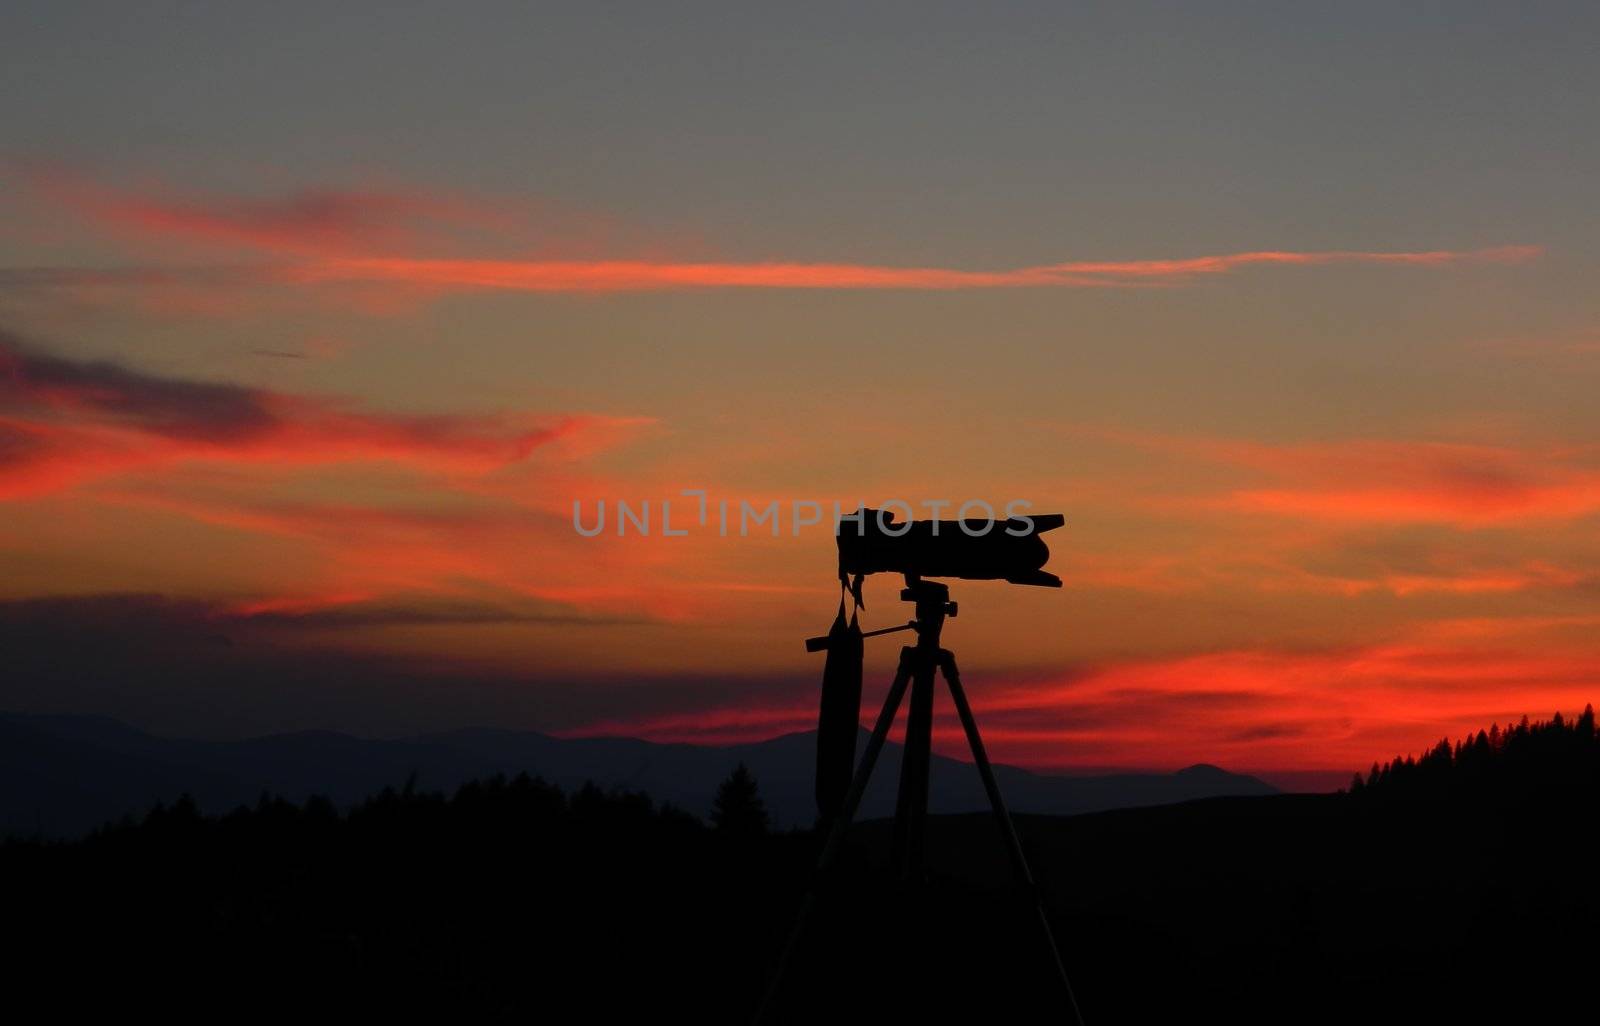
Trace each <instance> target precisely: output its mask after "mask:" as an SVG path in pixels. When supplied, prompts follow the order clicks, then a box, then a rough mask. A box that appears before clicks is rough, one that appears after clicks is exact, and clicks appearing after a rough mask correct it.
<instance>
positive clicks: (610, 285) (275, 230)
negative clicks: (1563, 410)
mask: <svg viewBox="0 0 1600 1026" xmlns="http://www.w3.org/2000/svg"><path fill="white" fill-rule="evenodd" d="M32 180H33V182H34V186H35V189H36V191H37V193H38V195H39V196H40V197H41V198H43V199H44V200H45V201H46V202H50V203H55V204H57V205H59V206H62V207H63V208H65V209H67V210H68V211H70V212H71V213H73V214H76V215H78V216H79V217H80V218H83V219H86V220H88V221H89V222H90V223H91V224H94V225H97V226H99V227H100V228H102V229H105V230H108V231H113V232H116V233H120V234H132V235H134V236H137V237H139V238H141V239H145V240H148V241H151V242H156V243H180V244H181V243H196V242H198V243H203V244H208V245H214V246H222V247H227V248H231V249H235V250H244V251H250V252H253V253H257V254H265V255H267V256H268V257H269V258H270V259H269V260H268V261H266V262H262V263H258V264H252V265H246V266H243V267H239V266H234V267H228V268H224V269H221V270H219V269H218V268H217V267H215V266H211V265H207V266H204V267H196V268H185V267H183V266H179V265H173V266H167V267H150V268H144V267H124V268H115V267H110V268H98V269H83V270H75V269H72V268H61V267H56V268H49V267H39V268H11V269H7V270H0V282H5V283H9V284H11V285H13V286H32V287H46V286H57V287H73V286H83V287H90V286H93V287H106V286H115V285H119V284H120V285H123V286H126V287H162V286H165V287H171V286H172V285H173V284H174V283H198V284H210V285H213V286H216V287H230V286H234V287H236V286H238V285H241V284H263V285H285V284H288V285H300V286H323V287H331V286H345V287H354V286H369V287H370V286H383V287H387V288H389V289H392V290H393V289H401V290H411V291H416V292H421V293H425V294H427V295H437V294H441V293H451V292H464V291H511V292H540V293H587V294H598V293H619V292H646V291H661V290H687V289H850V290H908V291H946V290H964V289H1016V288H1087V289H1106V288H1129V287H1134V286H1175V285H1183V284H1188V283H1192V282H1194V281H1197V280H1199V279H1202V278H1211V277H1219V276H1224V275H1230V274H1235V273H1239V272H1242V271H1245V270H1248V269H1251V268H1267V267H1292V268H1306V267H1325V266H1333V265H1369V266H1378V267H1414V268H1444V267H1451V266H1460V265H1471V264H1501V265H1505V264H1520V263H1526V262H1528V261H1531V260H1534V259H1537V258H1538V257H1539V256H1540V255H1541V253H1542V249H1541V248H1540V247H1538V246H1531V245H1507V246H1494V247H1489V248H1478V249H1459V250H1454V249H1433V250H1399V251H1385V250H1312V251H1296V250H1252V251H1246V252H1238V253H1221V254H1211V255H1204V256H1194V257H1176V258H1173V257H1161V258H1154V259H1128V260H1071V261H1064V262H1060V263H1049V264H1035V265H1028V266H1021V267H1009V268H1000V269H980V268H958V267H940V266H916V267H901V266H891V265H879V264H859V263H830V262H799V261H792V260H782V259H776V260H756V261H727V260H701V259H683V258H681V257H678V256H672V257H652V258H619V259H596V258H595V257H594V256H593V255H592V252H590V251H592V240H584V241H583V243H582V244H581V245H579V246H571V245H569V246H567V247H566V249H567V251H566V252H561V251H560V250H561V248H562V245H561V240H559V239H557V240H552V239H549V238H544V237H539V236H538V235H537V234H536V235H535V236H534V237H520V236H519V235H518V231H519V229H522V230H527V228H528V226H527V225H526V224H525V223H520V219H519V218H517V217H515V216H511V215H509V214H507V212H506V210H505V209H502V207H503V206H504V205H500V206H496V205H494V204H488V203H476V202H468V201H465V200H462V199H460V198H457V197H448V196H441V197H434V196H427V195H422V194H416V193H405V192H395V191H382V190H378V191H370V190H342V189H310V190H304V191H300V192H295V193H291V194H289V195H287V196H283V197H277V198H259V197H245V198H241V197H225V196H215V195H193V196H190V195H184V194H181V193H179V192H177V191H175V190H172V189H170V188H165V187H154V188H147V189H144V190H119V189H112V188H108V187H106V186H103V185H100V184H97V183H95V182H93V181H91V180H88V179H85V178H83V177H81V176H76V175H73V174H71V173H68V172H63V171H60V170H59V169H55V170H52V171H50V172H49V173H47V174H38V173H36V174H34V175H33V177H32ZM507 209H509V208H507ZM463 233H467V234H476V235H477V236H478V238H476V239H475V240H471V241H470V242H469V240H467V239H465V238H464V237H463ZM569 237H570V235H569ZM464 243H467V245H466V246H465V247H464ZM485 244H487V245H489V246H490V247H491V249H493V250H501V251H504V250H508V249H509V250H512V251H515V252H518V253H520V254H523V256H518V257H498V256H496V257H489V256H487V255H486V254H485V252H484V248H483V247H484V245H485ZM464 248H465V249H466V250H467V251H468V253H467V255H463V250H464ZM575 249H583V250H585V251H586V252H584V253H582V254H579V253H577V252H575V251H574V250H575ZM530 251H534V252H541V253H542V254H546V255H542V256H541V257H540V258H538V259H527V258H526V257H525V254H527V253H528V252H530ZM445 254H448V255H445Z"/></svg>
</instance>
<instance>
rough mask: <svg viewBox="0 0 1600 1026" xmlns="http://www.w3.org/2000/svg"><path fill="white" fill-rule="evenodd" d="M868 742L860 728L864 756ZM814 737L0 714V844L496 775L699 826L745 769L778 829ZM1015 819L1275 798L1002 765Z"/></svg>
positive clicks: (960, 804)
mask: <svg viewBox="0 0 1600 1026" xmlns="http://www.w3.org/2000/svg"><path fill="white" fill-rule="evenodd" d="M865 739H866V732H865V731H862V745H864V744H865ZM815 753H816V735H815V734H814V733H811V732H805V733H797V734H787V735H784V736H782V737H777V738H772V739H771V740H768V741H760V742H754V743H750V744H740V745H724V746H716V747H711V746H702V745H690V744H662V743H657V742H652V741H642V740H638V739H634V738H609V737H601V738H558V737H552V736H550V735H547V734H540V733H537V732H534V731H515V730H499V729H491V728H471V729H464V730H452V731H446V732H440V733H433V734H425V735H420V736H417V737H411V738H402V739H397V740H372V739H365V738H358V737H354V736H351V735H348V734H341V733H337V732H334V731H305V732H299V733H291V734H275V735H269V736H265V737H257V738H250V739H247V740H243V741H200V740H192V739H184V738H165V737H158V736H156V735H152V734H147V733H145V732H143V731H140V730H137V729H135V728H133V727H129V726H127V725H126V724H123V723H120V722H118V721H116V720H112V719H108V718H105V717H94V716H39V715H23V714H0V835H3V834H19V835H24V836H32V835H35V834H41V835H44V836H47V837H71V836H76V835H79V834H82V833H85V832H87V831H89V830H92V829H93V828H94V827H96V826H98V825H100V824H102V823H105V822H108V821H110V820H113V819H117V818H120V817H122V816H124V815H129V814H134V815H138V814H142V813H143V812H145V811H146V810H148V809H149V808H150V807H151V806H152V805H154V804H155V803H156V802H158V801H165V802H171V801H172V800H173V799H175V798H177V797H178V796H179V795H182V794H185V793H187V794H189V795H192V796H193V797H194V799H195V800H196V802H197V803H198V804H199V805H200V807H201V808H202V809H203V810H205V811H206V812H210V813H218V812H225V811H227V810H229V809H231V808H233V807H235V806H238V805H240V804H246V803H252V802H254V801H255V800H256V799H257V798H258V797H259V796H260V795H261V793H262V792H263V791H266V792H271V793H273V794H280V795H283V796H284V797H286V798H289V799H292V800H296V801H299V800H303V799H304V798H305V797H307V796H309V795H313V794H320V795H326V796H327V797H329V798H331V799H332V800H333V801H334V802H335V803H336V804H339V805H341V806H343V805H346V804H349V803H352V802H355V801H358V800H360V799H362V798H364V797H366V796H368V795H371V794H374V793H376V792H378V791H380V790H382V789H383V788H385V787H401V786H403V785H404V784H405V783H406V781H407V780H414V781H415V782H416V786H417V787H419V788H421V789H425V790H445V791H449V790H453V789H455V788H456V787H458V786H459V785H461V784H462V783H465V782H466V781H468V780H471V779H474V778H480V777H487V776H492V775H494V774H496V773H505V774H507V775H515V774H517V773H528V774H529V775H531V776H541V777H543V778H544V779H545V780H548V781H550V782H551V783H554V784H557V785H559V786H561V787H562V788H564V789H575V788H578V787H581V786H582V785H583V784H584V783H586V782H589V781H593V782H594V783H596V784H598V785H600V786H601V787H606V788H613V787H620V788H627V789H630V790H638V791H644V792H646V793H647V794H649V795H650V796H651V797H652V798H654V799H655V800H656V801H658V802H670V803H672V804H674V805H676V806H679V807H680V808H683V809H686V810H688V811H690V812H693V813H695V814H696V815H700V816H704V815H705V814H706V813H707V811H708V810H709V808H710V805H711V800H712V797H713V796H714V795H715V793H716V789H717V785H718V784H719V783H720V782H721V781H722V779H723V778H724V777H726V776H727V775H728V773H729V772H730V771H731V770H732V769H733V767H734V766H735V765H737V764H738V763H740V762H743V763H744V764H745V765H746V766H748V767H749V768H750V771H751V772H752V773H753V774H754V775H755V777H756V779H757V781H758V783H759V786H760V788H761V794H762V797H763V799H764V800H765V802H766V804H767V808H768V810H769V812H770V813H771V815H772V819H773V823H774V825H775V826H777V827H780V828H788V827H798V826H808V825H810V823H811V821H812V819H813V817H814V815H815V806H814V803H813V799H812V767H813V760H814V758H815ZM900 757H901V748H900V746H899V745H898V744H895V743H892V742H891V743H890V744H888V745H886V746H885V748H884V751H883V754H882V756H881V757H880V759H879V761H878V767H877V769H876V770H875V771H874V773H873V778H872V783H871V785H870V786H869V788H868V789H867V795H866V798H865V800H864V802H863V804H862V811H861V816H862V818H875V817H881V816H888V815H891V814H893V811H894V799H895V787H896V781H897V780H898V778H899V770H900ZM995 773H996V775H997V776H998V777H999V780H1000V786H1001V788H1002V790H1003V791H1004V792H1005V795H1006V800H1007V802H1008V803H1009V804H1010V806H1011V808H1012V810H1013V811H1015V812H1022V813H1039V814H1052V815H1070V814H1074V813H1082V812H1095V811H1101V810H1104V809H1115V808H1128V807H1133V806H1142V805H1164V804H1170V803H1173V802H1181V801H1188V800H1191V799H1195V798H1209V797H1216V796H1221V795H1265V794H1274V793H1276V792H1277V789H1276V788H1274V787H1272V786H1271V785H1269V784H1267V783H1265V782H1264V781H1261V780H1258V779H1256V778H1255V777H1250V776H1245V775H1242V774H1235V773H1229V772H1227V771H1225V770H1222V769H1219V768H1218V767H1216V766H1211V765H1207V764H1199V765H1195V766H1190V767H1188V768H1187V769H1183V770H1179V771H1177V772H1176V773H1115V774H1104V775H1098V776H1056V775H1050V774H1041V773H1034V772H1031V771H1029V770H1025V769H1020V768H1018V767H1014V766H1004V765H997V766H996V767H995ZM931 777H932V781H931V785H932V793H931V795H930V802H929V807H930V809H931V811H933V812H937V813H947V812H970V811H974V810H979V809H985V808H987V807H988V806H987V800H986V798H985V796H984V793H983V787H982V784H981V783H980V781H979V779H978V774H977V771H976V769H974V768H973V767H972V766H971V765H970V764H968V763H964V762H960V761H958V760H955V759H950V758H945V757H943V756H938V755H936V756H934V759H933V768H932V773H931Z"/></svg>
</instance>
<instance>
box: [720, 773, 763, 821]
mask: <svg viewBox="0 0 1600 1026" xmlns="http://www.w3.org/2000/svg"><path fill="white" fill-rule="evenodd" d="M711 822H712V823H713V824H714V825H715V826H716V828H717V829H718V830H722V831H725V832H727V833H730V834H747V835H748V834H764V833H766V832H767V806H766V804H765V803H764V802H762V800H761V792H760V791H759V790H758V789H757V788H756V778H755V777H753V776H751V775H750V770H749V769H748V768H747V767H746V766H745V764H744V763H742V762H741V763H740V764H739V765H738V766H735V767H734V770H733V772H732V773H730V774H728V779H726V780H724V781H723V782H722V785H721V786H720V787H718V788H717V798H716V801H715V802H713V803H712V805H711Z"/></svg>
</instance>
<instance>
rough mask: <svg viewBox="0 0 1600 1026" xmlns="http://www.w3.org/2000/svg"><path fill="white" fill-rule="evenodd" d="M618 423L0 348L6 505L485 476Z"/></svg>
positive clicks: (0, 486) (5, 344)
mask: <svg viewBox="0 0 1600 1026" xmlns="http://www.w3.org/2000/svg"><path fill="white" fill-rule="evenodd" d="M5 411H9V412H5ZM618 423H619V422H617V421H615V420H614V419H608V418H594V417H583V416H563V417H553V418H552V417H534V416H528V415H502V416H429V417H419V416H401V415H392V414H390V415H384V414H371V413H361V412H357V411H352V410H349V409H346V408H344V407H343V406H342V405H341V404H338V403H336V402H333V401H330V400H327V399H317V398H311V397H306V396H296V395H287V394H283V393H277V392H268V391H262V390H257V389H251V388H244V387H241V386H237V385H226V384H212V383H206V382H196V381H189V380H184V379H178V378H164V377H156V376H153V375H147V374H142V373H139V372H137V371H132V370H129V369H127V368H124V367H121V366H119V365H117V364H110V363H84V362H78V361H73V360H66V359H62V358H59V357H54V356H48V355H44V354H39V353H35V352H33V351H31V350H28V349H25V348H23V347H21V346H19V345H17V344H16V343H15V342H14V341H11V340H8V339H5V338H3V337H0V465H3V466H4V468H5V475H4V477H3V478H0V499H5V498H16V497H19V496H23V495H34V494H39V493H41V492H48V491H52V490H56V489H59V488H63V487H67V486H70V485H72V484H74V483H77V482H79V481H82V480H85V479H89V478H94V477H99V476H103V475H106V474H112V473H117V472H121V471H125V470H129V469H133V468H139V467H149V466H153V465H164V464H171V463H176V462H180V461H185V460H213V461H224V462H229V463H275V464H285V465H291V466H297V465H317V464H328V463H338V462H351V461H382V462H392V463H400V464H404V465H408V466H412V467H417V468H421V469H425V470H429V471H432V472H436V473H459V474H471V473H482V472H486V471H489V470H492V469H494V468H496V467H501V466H505V465H508V464H513V463H516V462H518V461H520V460H523V459H525V458H527V457H528V456H529V455H530V454H531V453H533V452H534V450H536V449H538V448H540V447H541V446H545V445H548V444H550V443H552V442H555V441H557V440H559V439H564V438H567V437H570V436H572V435H574V434H575V433H578V432H581V431H583V430H585V429H586V428H588V427H591V426H598V427H602V428H604V427H607V426H616V425H617V424H618Z"/></svg>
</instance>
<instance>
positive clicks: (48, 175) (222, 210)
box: [28, 168, 481, 254]
mask: <svg viewBox="0 0 1600 1026" xmlns="http://www.w3.org/2000/svg"><path fill="white" fill-rule="evenodd" d="M28 181H29V184H30V185H31V186H32V187H33V189H34V190H36V191H37V192H38V193H39V194H40V195H42V196H43V197H45V198H46V199H48V200H50V201H52V202H54V203H56V204H58V205H60V206H62V207H65V208H66V209H67V210H69V211H71V212H73V213H75V214H77V215H79V216H81V217H84V218H86V219H88V220H91V221H93V222H96V223H99V224H103V225H106V226H108V227H110V228H112V229H114V230H116V231H120V232H125V233H128V234H131V235H135V236H139V237H145V238H152V237H153V238H161V239H170V240H178V241H185V240H187V241H196V242H202V243H212V244H218V245H224V246H234V247H244V248H248V249H262V250H272V251H277V252H289V253H307V254H338V253H358V252H360V253H371V252H373V251H375V250H377V251H383V250H391V249H394V248H396V247H400V246H403V245H408V244H412V243H414V242H415V240H416V232H415V230H414V229H415V227H416V225H417V223H418V222H422V221H428V220H455V219H462V218H464V217H467V216H468V214H469V211H468V210H467V208H466V207H465V206H464V205H463V204H460V203H459V202H457V201H454V200H445V199H440V198H436V197H428V196H423V195H420V194H415V193H398V192H381V191H371V190H362V191H357V190H343V189H308V190H303V191H299V192H294V193H291V194H289V195H287V196H282V197H275V198H265V199H263V198H251V197H236V196H227V197H217V196H204V195H202V196H184V195H180V194H178V193H176V192H175V191H173V190H170V189H165V188H156V189H151V190H148V191H144V192H133V191H127V190H119V189H112V188H108V187H106V186H103V185H100V184H98V183H96V182H94V181H92V180H90V179H87V178H84V177H82V176H79V175H76V174H73V173H71V172H68V171H64V170H62V169H60V168H50V169H34V170H33V171H32V173H31V174H29V175H28ZM472 216H474V217H478V216H481V215H472Z"/></svg>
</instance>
